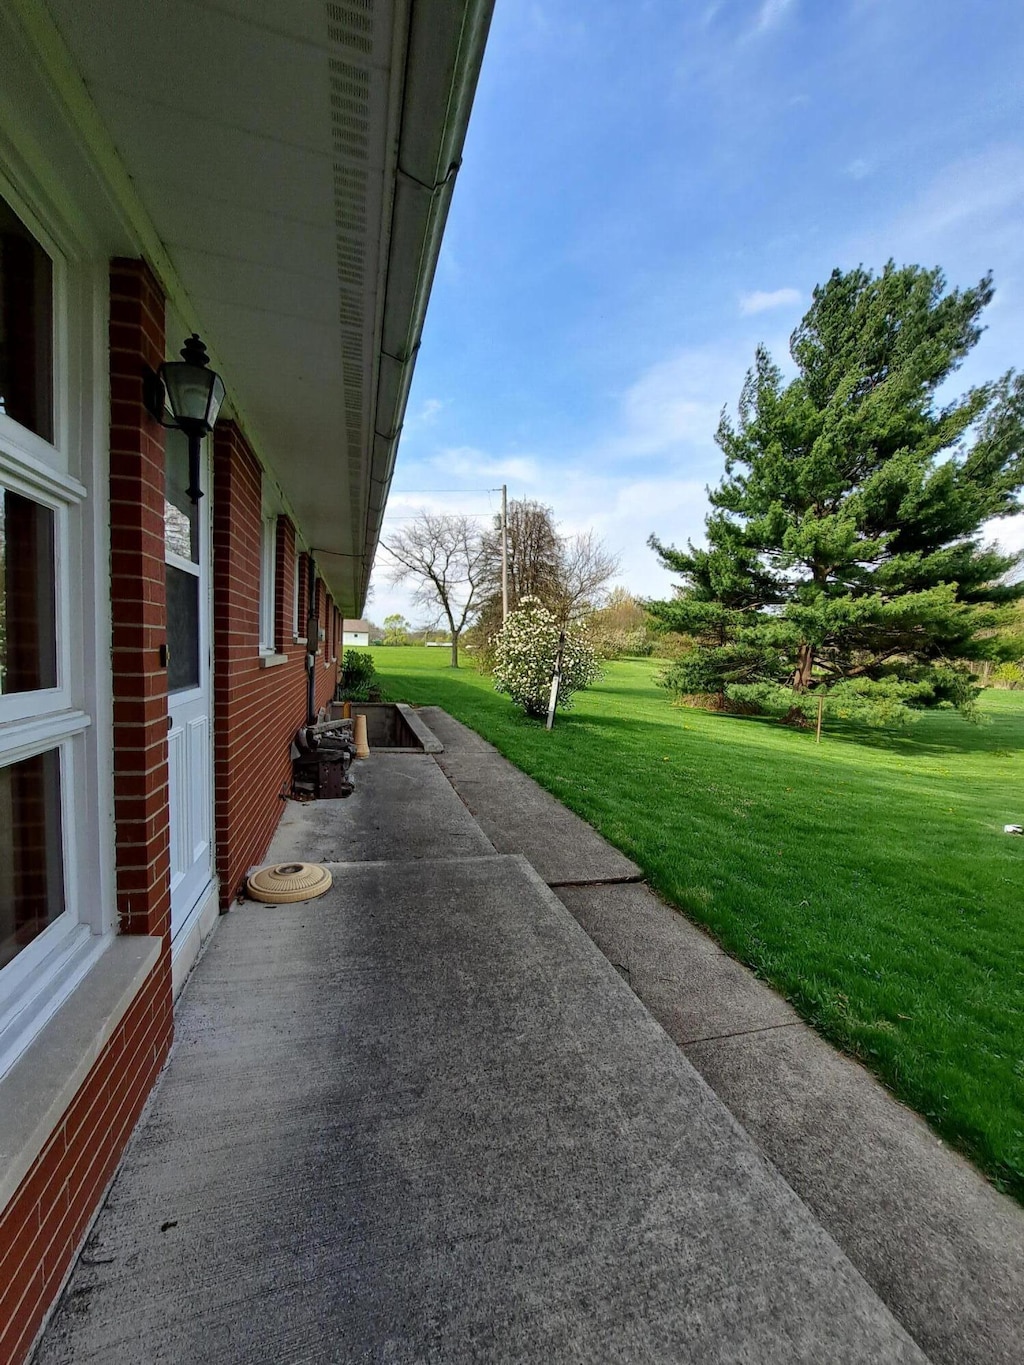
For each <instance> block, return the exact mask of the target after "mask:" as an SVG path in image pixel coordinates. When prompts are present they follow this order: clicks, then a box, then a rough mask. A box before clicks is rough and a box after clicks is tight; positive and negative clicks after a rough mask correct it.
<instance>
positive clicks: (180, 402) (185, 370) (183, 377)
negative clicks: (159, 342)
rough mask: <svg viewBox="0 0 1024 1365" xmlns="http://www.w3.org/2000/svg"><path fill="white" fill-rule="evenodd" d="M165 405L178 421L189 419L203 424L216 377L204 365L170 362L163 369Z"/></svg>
mask: <svg viewBox="0 0 1024 1365" xmlns="http://www.w3.org/2000/svg"><path fill="white" fill-rule="evenodd" d="M163 378H164V384H165V385H166V388H167V404H168V407H169V408H170V409H171V412H172V414H173V415H174V417H176V418H177V419H178V420H180V419H181V418H183V417H185V418H189V419H191V420H192V421H199V422H204V421H206V420H207V417H206V414H207V409H208V407H209V402H210V388H211V386H212V384H213V382H214V381H215V380H216V378H217V376H216V375H215V374H214V372H213V371H212V370H208V369H207V368H206V367H205V366H204V365H187V364H186V363H185V362H184V361H183V360H182V361H178V360H175V361H170V362H169V363H168V364H166V365H164V367H163Z"/></svg>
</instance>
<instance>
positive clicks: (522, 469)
mask: <svg viewBox="0 0 1024 1365" xmlns="http://www.w3.org/2000/svg"><path fill="white" fill-rule="evenodd" d="M430 464H431V465H432V467H433V468H434V469H436V470H437V472H438V473H439V474H443V475H444V476H445V477H446V478H448V479H451V478H453V477H454V478H458V479H464V480H466V481H473V482H476V483H478V484H479V485H480V487H481V488H482V487H483V486H484V484H485V483H490V482H494V481H499V482H500V483H518V484H533V483H536V481H537V479H538V477H539V468H538V464H537V460H536V457H535V456H533V455H489V454H487V453H486V452H485V451H482V450H478V449H477V448H476V447H475V446H450V447H448V448H446V449H444V450H439V451H438V452H437V454H436V455H433V456H431V458H430Z"/></svg>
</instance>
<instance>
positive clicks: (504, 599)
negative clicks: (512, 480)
mask: <svg viewBox="0 0 1024 1365" xmlns="http://www.w3.org/2000/svg"><path fill="white" fill-rule="evenodd" d="M501 620H502V624H504V623H505V621H507V620H508V485H507V484H502V485H501Z"/></svg>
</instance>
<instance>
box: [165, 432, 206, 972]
mask: <svg viewBox="0 0 1024 1365" xmlns="http://www.w3.org/2000/svg"><path fill="white" fill-rule="evenodd" d="M168 435H170V433H168ZM211 447H212V440H211V438H210V437H206V438H205V439H204V441H203V447H202V456H201V460H200V486H201V487H202V488H203V489H204V496H203V497H202V498H201V499H200V501H199V508H198V517H197V523H198V530H199V559H198V561H195V563H197V564H198V567H199V574H198V578H199V584H200V591H199V676H200V685H199V687H198V688H189V689H184V690H183V691H181V692H175V693H168V696H167V707H168V722H170V719H171V707H172V705H174V704H178V703H180V702H184V703H185V704H186V705H187V704H189V703H195V702H197V701H202V700H203V699H204V697H203V694H204V692H205V706H204V707H203V714H204V716H205V718H206V720H207V735H208V740H207V753H206V762H205V782H204V785H205V787H206V791H205V793H204V795H205V798H206V806H207V811H208V812H209V817H208V822H207V823H208V831H209V837H208V840H207V851H208V859H209V875H208V876H207V877H206V879H205V880H204V881H203V883H202V885H201V886H200V887H199V889H198V891H197V892H196V894H195V898H194V899H193V901H192V904H191V905H190V906H189V907H188V909H187V910H185V912H184V914H183V915H182V917H181V919H180V920H179V922H177V923H175V920H174V907H173V894H174V893H173V887H172V888H171V897H172V906H171V961H172V971H173V976H174V983H175V994H177V992H178V990H180V987H181V984H182V983H183V982H184V978H185V976H187V975H188V971H189V970H190V968H191V966H192V963H193V962H194V960H195V957H196V954H197V953H198V950H199V947H200V945H201V943H202V941H203V939H205V938H206V937H207V935H208V934H209V932H210V929H211V928H212V927H213V924H214V923H215V922H216V914H217V909H218V894H219V884H218V880H217V871H216V869H217V859H216V846H215V842H216V816H215V806H214V763H213V515H212V503H211V498H212V479H211V466H212V449H211ZM164 562H165V563H170V564H172V565H174V564H175V559H174V558H168V556H167V553H166V549H165V554H164ZM176 566H177V567H179V568H183V569H184V568H186V565H185V563H184V561H178V563H177V565H176ZM204 582H205V587H204ZM170 729H171V726H170V723H168V732H170ZM167 763H168V773H167V777H168V802H167V822H168V840H169V842H170V841H171V840H173V829H172V826H171V819H172V810H171V799H170V755H169V754H168V760H167ZM190 799H191V798H190ZM211 910H212V914H211Z"/></svg>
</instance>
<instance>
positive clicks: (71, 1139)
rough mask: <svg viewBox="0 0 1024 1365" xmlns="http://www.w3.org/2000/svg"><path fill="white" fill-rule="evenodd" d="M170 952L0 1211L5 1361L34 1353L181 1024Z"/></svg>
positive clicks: (0, 1330)
mask: <svg viewBox="0 0 1024 1365" xmlns="http://www.w3.org/2000/svg"><path fill="white" fill-rule="evenodd" d="M171 1016H172V1010H171V983H170V961H169V958H166V959H165V958H163V957H162V958H161V960H160V962H159V963H158V964H157V966H156V967H154V969H153V971H152V972H151V973H150V975H149V978H148V979H147V981H146V984H145V985H144V986H143V988H142V990H141V991H140V993H139V994H138V995H137V996H136V997H135V1000H134V1001H133V1002H132V1005H131V1007H130V1009H129V1010H128V1013H127V1014H126V1015H125V1017H124V1019H123V1020H122V1021H121V1023H120V1024H119V1025H118V1028H117V1030H116V1031H115V1033H114V1035H113V1037H111V1038H110V1040H109V1041H108V1042H107V1045H106V1047H105V1048H104V1049H103V1051H102V1052H101V1054H100V1056H99V1058H98V1059H97V1061H96V1065H95V1066H94V1067H93V1068H92V1070H91V1071H90V1072H89V1075H88V1077H87V1078H86V1080H85V1081H84V1083H83V1085H82V1087H81V1089H80V1090H79V1091H78V1094H77V1095H76V1096H75V1098H74V1100H72V1102H71V1105H70V1106H69V1108H68V1109H67V1111H66V1112H65V1114H64V1116H63V1118H62V1119H61V1121H60V1123H59V1124H58V1126H57V1128H56V1129H55V1130H54V1133H53V1135H52V1136H51V1138H50V1140H49V1141H48V1143H47V1144H46V1147H45V1148H44V1149H43V1151H42V1152H41V1153H40V1155H39V1156H38V1158H37V1159H36V1161H35V1163H34V1165H33V1166H32V1168H31V1169H30V1170H29V1172H28V1174H27V1175H26V1176H25V1179H24V1180H23V1181H22V1182H21V1185H20V1186H19V1188H18V1191H17V1193H16V1194H15V1196H14V1198H13V1199H12V1200H11V1202H10V1203H9V1204H8V1205H7V1208H6V1209H5V1210H4V1211H3V1213H2V1214H0V1365H16V1363H18V1362H21V1361H23V1360H24V1359H25V1357H26V1354H27V1352H28V1348H29V1346H30V1345H31V1344H32V1341H33V1339H34V1337H35V1334H36V1332H37V1331H38V1330H39V1327H40V1325H41V1323H42V1321H43V1317H44V1316H45V1314H46V1311H47V1309H48V1308H49V1306H50V1304H51V1302H52V1301H53V1298H54V1296H55V1295H56V1293H57V1290H58V1289H59V1288H60V1285H61V1281H62V1280H63V1278H64V1275H65V1273H66V1272H67V1269H68V1267H69V1266H70V1264H71V1260H72V1258H73V1256H74V1255H75V1252H76V1250H77V1248H78V1245H79V1243H80V1242H81V1240H82V1237H83V1235H84V1233H85V1229H86V1227H87V1226H88V1224H89V1221H90V1219H91V1218H92V1216H93V1214H94V1213H95V1211H96V1206H97V1204H98V1203H99V1199H100V1196H101V1195H102V1193H103V1190H104V1188H105V1186H106V1184H107V1181H108V1180H109V1179H110V1177H111V1176H112V1175H113V1173H114V1168H115V1167H116V1165H117V1162H118V1159H119V1158H120V1156H121V1153H122V1151H123V1150H124V1145H125V1143H126V1142H127V1141H128V1138H129V1136H130V1134H131V1131H132V1129H133V1128H134V1126H135V1124H136V1122H137V1120H138V1117H139V1114H140V1112H141V1110H142V1106H143V1104H145V1102H146V1097H147V1095H148V1094H149V1092H150V1090H151V1089H152V1088H153V1083H154V1082H155V1080H156V1078H157V1074H158V1073H159V1071H160V1067H161V1066H162V1065H163V1061H164V1058H165V1057H166V1055H167V1049H168V1047H169V1046H170V1040H171V1030H172V1017H171Z"/></svg>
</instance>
